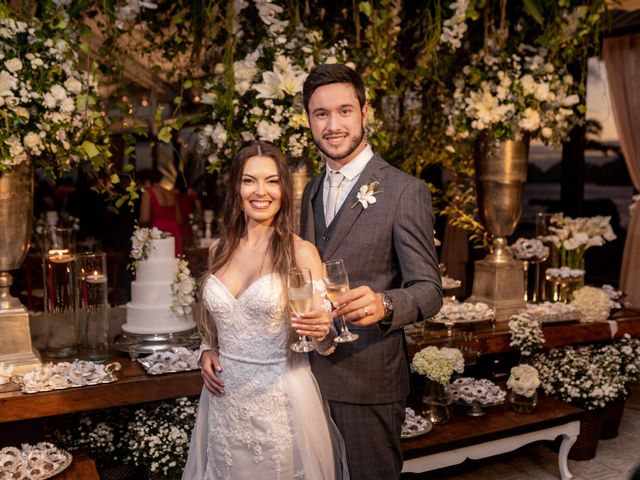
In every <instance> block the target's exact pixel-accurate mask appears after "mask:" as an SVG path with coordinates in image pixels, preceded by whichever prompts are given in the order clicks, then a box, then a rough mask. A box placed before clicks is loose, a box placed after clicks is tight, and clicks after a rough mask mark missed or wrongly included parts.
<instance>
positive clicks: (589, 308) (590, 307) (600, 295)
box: [571, 285, 611, 323]
mask: <svg viewBox="0 0 640 480" xmlns="http://www.w3.org/2000/svg"><path fill="white" fill-rule="evenodd" d="M571 305H572V306H574V307H575V308H576V309H578V310H579V311H580V313H581V314H582V320H581V321H582V322H585V323H590V322H604V321H605V320H607V319H608V318H609V312H610V309H611V300H610V299H609V295H607V293H606V292H605V291H604V290H602V289H601V288H596V287H590V286H588V285H587V286H584V287H580V288H578V289H577V290H575V291H574V292H573V300H572V301H571Z"/></svg>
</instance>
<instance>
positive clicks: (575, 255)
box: [541, 213, 616, 269]
mask: <svg viewBox="0 0 640 480" xmlns="http://www.w3.org/2000/svg"><path fill="white" fill-rule="evenodd" d="M549 223H550V225H549V232H551V234H550V235H547V236H544V237H542V238H541V239H542V240H545V241H549V242H552V243H553V245H554V246H555V247H556V248H558V249H559V251H560V264H561V265H564V266H568V267H570V268H574V269H584V254H585V252H586V251H587V249H589V248H591V247H599V246H602V245H604V244H605V242H607V241H612V240H615V239H616V234H615V233H614V232H613V229H612V228H611V217H610V216H606V217H605V216H600V215H598V216H595V217H577V218H571V217H565V216H564V215H563V214H562V213H557V214H555V215H552V216H551V219H550V220H549Z"/></svg>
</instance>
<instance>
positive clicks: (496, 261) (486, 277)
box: [470, 135, 529, 321]
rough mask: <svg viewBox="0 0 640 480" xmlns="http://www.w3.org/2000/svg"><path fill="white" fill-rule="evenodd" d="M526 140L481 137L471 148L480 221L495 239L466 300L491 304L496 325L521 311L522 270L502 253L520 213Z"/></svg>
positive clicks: (509, 256)
mask: <svg viewBox="0 0 640 480" xmlns="http://www.w3.org/2000/svg"><path fill="white" fill-rule="evenodd" d="M528 156H529V140H528V138H525V139H523V140H519V141H515V140H504V141H499V140H495V139H494V138H493V137H491V136H490V135H485V136H482V137H481V138H479V139H478V141H477V142H476V145H475V152H474V158H475V168H476V190H477V197H478V210H479V213H480V218H481V219H482V222H483V224H484V226H485V228H486V229H487V232H488V233H489V234H491V236H492V238H493V251H492V252H491V253H490V254H489V255H487V256H486V257H485V258H484V259H482V260H479V261H477V262H475V273H474V278H473V295H472V297H471V299H470V300H472V301H481V302H485V303H487V304H489V305H490V306H491V307H493V308H494V309H495V311H496V319H497V320H498V321H500V320H505V319H507V318H508V317H509V316H510V315H511V314H513V313H515V312H516V311H518V310H520V309H522V308H524V301H523V295H524V279H523V276H522V264H521V263H520V262H518V261H516V260H514V259H513V257H512V256H511V255H510V254H509V252H508V251H507V250H506V247H507V240H506V237H507V236H509V235H511V234H512V233H513V231H514V230H515V228H516V226H517V224H518V221H519V220H520V213H521V211H522V196H523V192H524V184H525V182H526V180H527V159H528Z"/></svg>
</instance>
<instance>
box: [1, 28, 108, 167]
mask: <svg viewBox="0 0 640 480" xmlns="http://www.w3.org/2000/svg"><path fill="white" fill-rule="evenodd" d="M54 20H55V19H52V21H51V22H50V23H38V22H37V21H35V20H34V21H31V22H29V23H26V22H22V21H16V20H14V19H12V18H0V108H1V109H2V112H3V121H2V124H1V125H2V126H1V127H0V174H2V173H3V172H5V171H9V170H11V169H12V168H13V167H14V166H16V165H20V164H25V163H27V162H33V163H34V164H35V165H36V166H38V167H41V168H43V169H44V170H45V171H47V173H49V174H52V175H54V176H55V175H57V174H59V173H60V172H62V171H66V170H69V169H70V168H73V167H75V166H79V165H83V164H89V165H92V166H93V167H98V168H99V167H101V166H103V165H106V164H107V163H108V160H107V159H108V152H107V150H108V131H107V129H106V128H105V125H104V120H103V118H102V116H101V115H100V112H99V111H97V110H96V109H95V105H96V103H97V101H98V95H97V82H96V81H95V79H94V78H93V76H92V75H91V74H90V73H89V72H83V71H81V70H80V69H79V68H78V66H79V65H78V64H79V61H78V54H77V51H76V48H75V47H74V46H73V44H72V43H71V41H72V39H71V38H70V36H69V35H68V34H66V33H65V29H63V28H60V26H56V25H55V23H56V22H55V21H54Z"/></svg>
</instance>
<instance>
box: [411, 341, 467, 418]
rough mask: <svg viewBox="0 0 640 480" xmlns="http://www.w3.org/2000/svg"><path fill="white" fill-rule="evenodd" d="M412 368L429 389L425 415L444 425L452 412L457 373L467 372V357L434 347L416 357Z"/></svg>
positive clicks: (458, 351)
mask: <svg viewBox="0 0 640 480" xmlns="http://www.w3.org/2000/svg"><path fill="white" fill-rule="evenodd" d="M411 368H412V370H413V371H414V372H416V373H418V374H420V375H423V376H424V377H426V378H427V380H428V382H427V389H426V391H425V394H424V396H423V398H422V402H423V404H424V414H425V416H426V417H427V418H428V419H429V420H431V422H432V423H445V422H447V421H448V420H449V418H450V417H451V413H452V411H453V408H452V406H453V394H452V392H451V389H450V388H448V385H449V382H451V377H452V376H453V374H454V373H462V372H463V371H464V357H463V355H462V352H461V351H460V350H458V349H457V348H449V347H442V348H438V347H435V346H433V345H431V346H428V347H425V348H423V349H422V350H420V351H419V352H418V353H416V354H415V355H414V356H413V360H412V361H411Z"/></svg>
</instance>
